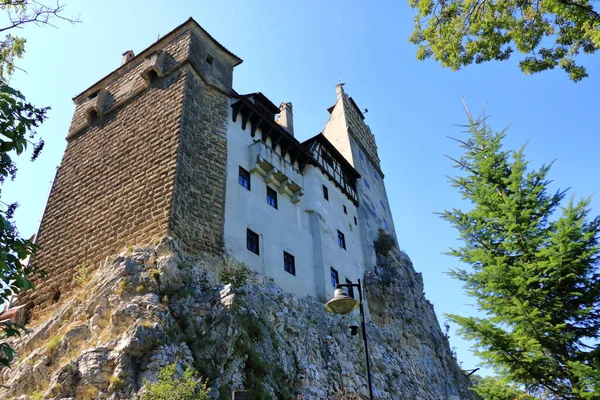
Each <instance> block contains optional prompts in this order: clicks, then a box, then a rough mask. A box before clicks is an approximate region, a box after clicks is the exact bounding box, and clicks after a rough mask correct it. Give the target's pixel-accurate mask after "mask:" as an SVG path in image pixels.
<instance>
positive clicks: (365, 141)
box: [343, 94, 383, 175]
mask: <svg viewBox="0 0 600 400" xmlns="http://www.w3.org/2000/svg"><path fill="white" fill-rule="evenodd" d="M343 101H344V112H345V114H346V120H347V123H348V129H349V132H350V134H351V135H352V136H353V137H354V138H355V140H356V141H357V142H358V143H359V144H360V145H361V146H362V147H363V149H365V152H366V155H367V157H369V159H370V161H371V164H373V166H374V167H375V168H377V170H378V171H379V173H380V174H381V175H383V172H381V165H380V161H379V156H378V154H377V144H376V143H375V136H374V135H373V133H372V132H371V128H369V126H368V125H367V124H365V122H364V121H363V118H362V117H361V116H360V115H359V113H358V111H357V110H356V107H354V105H353V104H351V102H350V99H349V98H348V95H346V94H344V96H343Z"/></svg>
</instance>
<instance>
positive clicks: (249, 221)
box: [225, 118, 364, 297]
mask: <svg viewBox="0 0 600 400" xmlns="http://www.w3.org/2000/svg"><path fill="white" fill-rule="evenodd" d="M229 121H230V122H229V128H228V131H227V183H226V185H227V190H226V192H227V196H226V203H225V204H226V207H225V246H226V251H227V253H228V254H229V255H231V256H232V257H233V258H235V259H236V260H238V261H242V262H244V263H246V264H247V265H248V266H249V267H250V268H252V269H253V270H255V271H257V272H260V273H262V274H264V275H266V276H269V277H272V278H273V279H274V280H275V282H277V284H278V285H280V286H281V287H282V288H284V289H285V290H287V291H289V292H291V293H294V294H298V295H313V296H319V297H326V296H329V297H331V296H332V295H333V291H334V289H335V288H334V287H333V285H332V283H331V275H330V273H331V270H330V268H331V267H333V268H334V269H336V270H337V271H338V274H339V278H340V282H344V281H345V279H351V280H353V281H356V279H358V278H361V277H362V275H363V272H364V268H363V258H362V247H361V244H360V234H359V229H358V226H357V225H355V224H354V216H357V215H358V211H357V209H356V207H355V205H354V204H353V203H352V201H350V200H349V199H348V198H347V197H346V196H345V195H344V194H343V193H342V192H341V191H340V190H339V189H338V188H337V187H336V186H335V185H334V184H333V183H332V182H331V181H330V180H329V179H328V178H327V177H326V176H325V175H323V173H322V172H321V171H320V170H319V169H318V168H317V167H314V166H312V165H307V166H306V167H305V168H304V170H303V173H302V175H299V179H301V180H300V181H299V182H297V183H299V184H300V185H301V186H302V187H303V190H304V195H303V196H302V197H301V198H300V201H299V202H297V203H295V204H294V203H293V202H292V200H291V198H290V196H288V195H286V194H282V193H278V194H277V209H275V208H273V207H272V206H271V205H269V204H268V203H267V201H266V196H267V195H266V192H267V186H269V187H271V188H272V189H274V190H275V191H277V188H278V186H277V184H273V183H271V184H267V183H265V180H264V179H263V176H261V175H260V174H258V173H256V172H254V173H251V174H250V190H248V189H246V188H245V187H244V186H242V185H240V183H239V182H238V177H239V167H240V166H241V167H242V168H244V169H245V170H246V171H252V170H253V168H254V167H255V165H256V160H254V159H252V156H251V154H254V153H252V151H251V148H250V147H251V146H252V147H253V146H265V148H266V149H268V150H267V151H269V152H274V153H275V155H273V156H272V158H271V160H275V161H273V162H274V163H276V164H277V165H276V167H277V168H278V169H279V170H281V171H284V170H287V169H289V168H290V166H285V165H284V164H285V163H286V162H285V161H283V159H281V158H280V156H278V155H277V152H276V151H275V150H272V149H270V147H268V145H264V144H261V143H256V142H255V139H253V138H252V137H251V135H250V128H249V127H247V128H246V130H243V129H242V123H241V118H238V119H237V120H236V122H233V121H232V120H231V118H229ZM260 137H261V134H260V129H259V130H257V134H256V137H255V138H260ZM267 142H268V143H270V141H267ZM323 185H325V186H326V187H327V188H328V193H329V201H327V200H325V199H324V198H323ZM343 206H346V211H347V214H346V213H344V211H343V209H344V207H343ZM247 229H250V230H252V231H253V232H255V233H257V234H259V237H260V240H259V242H260V248H259V254H258V255H257V254H255V253H253V252H251V251H250V250H248V249H247V238H246V230H247ZM338 230H340V231H341V232H342V233H344V237H345V241H346V249H342V248H341V247H340V246H339V244H338V237H337V231H338ZM284 251H286V252H288V253H289V254H291V255H293V256H294V258H295V266H296V275H292V274H290V273H288V272H287V271H285V270H284V263H283V252H284Z"/></svg>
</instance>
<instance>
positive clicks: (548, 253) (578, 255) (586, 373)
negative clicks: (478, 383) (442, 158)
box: [442, 110, 600, 399]
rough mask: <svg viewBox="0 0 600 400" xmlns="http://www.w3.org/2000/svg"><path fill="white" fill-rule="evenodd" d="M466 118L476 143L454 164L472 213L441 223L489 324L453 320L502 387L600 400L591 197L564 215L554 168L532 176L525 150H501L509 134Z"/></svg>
mask: <svg viewBox="0 0 600 400" xmlns="http://www.w3.org/2000/svg"><path fill="white" fill-rule="evenodd" d="M467 115H468V117H469V125H468V126H467V128H468V131H469V137H468V139H466V140H465V141H462V140H458V139H455V140H457V141H458V142H459V143H460V146H461V147H462V148H463V150H464V154H463V155H462V156H461V157H460V158H459V159H458V160H456V159H452V160H453V161H455V163H456V165H455V167H456V168H459V169H460V170H461V171H463V172H464V173H463V174H461V175H460V176H458V177H456V178H450V179H451V182H452V185H453V186H454V187H456V188H457V189H458V191H459V192H460V193H461V194H462V196H463V197H464V199H466V200H469V201H470V202H471V204H472V208H471V210H469V211H463V210H459V209H453V210H447V211H445V212H444V213H443V214H442V217H443V218H444V219H446V220H448V221H450V222H451V224H452V225H453V226H454V227H456V228H457V229H458V231H459V233H460V237H461V238H462V246H461V247H460V248H458V249H451V251H450V254H451V255H453V256H456V257H458V258H459V259H460V260H461V261H462V262H464V263H466V264H468V265H469V266H470V269H468V270H466V269H455V270H452V271H451V272H450V274H451V275H452V276H453V277H455V278H456V279H458V280H460V281H462V282H464V287H465V289H466V291H467V293H468V294H469V295H470V296H473V297H475V299H476V304H477V308H478V310H479V311H481V314H482V316H481V317H464V316H459V315H449V316H448V317H449V319H450V320H451V321H453V322H455V323H456V324H458V325H459V326H460V330H459V332H460V333H461V335H462V336H463V337H465V338H467V339H471V340H473V341H474V343H475V349H476V354H477V355H478V356H480V357H481V358H482V359H483V363H484V364H485V365H488V366H492V367H493V368H494V369H495V370H496V371H497V372H498V374H499V375H500V377H502V378H503V379H506V380H508V381H511V382H514V383H516V384H519V385H522V386H523V387H524V388H525V389H526V390H527V391H528V392H529V393H531V394H534V395H536V396H540V397H542V398H549V399H599V398H600V344H599V343H598V335H599V331H600V307H599V305H600V304H599V303H600V275H599V273H598V267H597V265H598V256H599V254H600V247H599V244H598V236H599V232H600V218H599V217H595V218H589V216H588V214H589V210H588V206H589V201H590V200H589V199H583V200H580V201H574V200H573V199H571V200H570V201H568V202H567V203H566V206H564V207H562V206H561V202H562V200H563V199H564V197H565V192H566V191H558V192H556V193H553V194H551V193H549V188H548V186H549V184H550V181H549V180H548V178H547V175H548V172H549V170H550V166H551V164H550V165H543V166H542V167H541V168H539V169H537V170H529V169H528V161H526V160H525V157H524V155H523V148H522V149H521V150H519V151H514V152H511V151H507V150H504V149H503V147H502V140H503V138H504V137H505V131H501V132H495V131H493V130H492V129H491V128H490V127H489V126H488V125H487V123H486V119H485V118H482V117H478V118H477V119H475V118H473V117H472V116H471V115H470V113H469V112H468V110H467ZM556 211H560V212H559V213H555V212H556ZM557 214H559V215H557Z"/></svg>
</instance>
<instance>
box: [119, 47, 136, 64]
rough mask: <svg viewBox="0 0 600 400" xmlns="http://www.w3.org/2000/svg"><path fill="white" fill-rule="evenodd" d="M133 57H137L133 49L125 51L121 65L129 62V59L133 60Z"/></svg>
mask: <svg viewBox="0 0 600 400" xmlns="http://www.w3.org/2000/svg"><path fill="white" fill-rule="evenodd" d="M133 57H135V53H134V52H133V50H127V51H126V52H125V53H123V59H121V66H123V65H125V64H127V63H128V62H129V61H131V59H132V58H133Z"/></svg>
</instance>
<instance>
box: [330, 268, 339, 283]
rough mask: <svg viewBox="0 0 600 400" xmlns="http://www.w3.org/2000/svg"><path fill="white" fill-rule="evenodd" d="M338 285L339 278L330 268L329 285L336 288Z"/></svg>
mask: <svg viewBox="0 0 600 400" xmlns="http://www.w3.org/2000/svg"><path fill="white" fill-rule="evenodd" d="M338 283H340V278H339V276H338V272H337V271H336V270H335V269H333V267H332V268H331V284H332V285H333V287H336V286H337V284H338Z"/></svg>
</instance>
